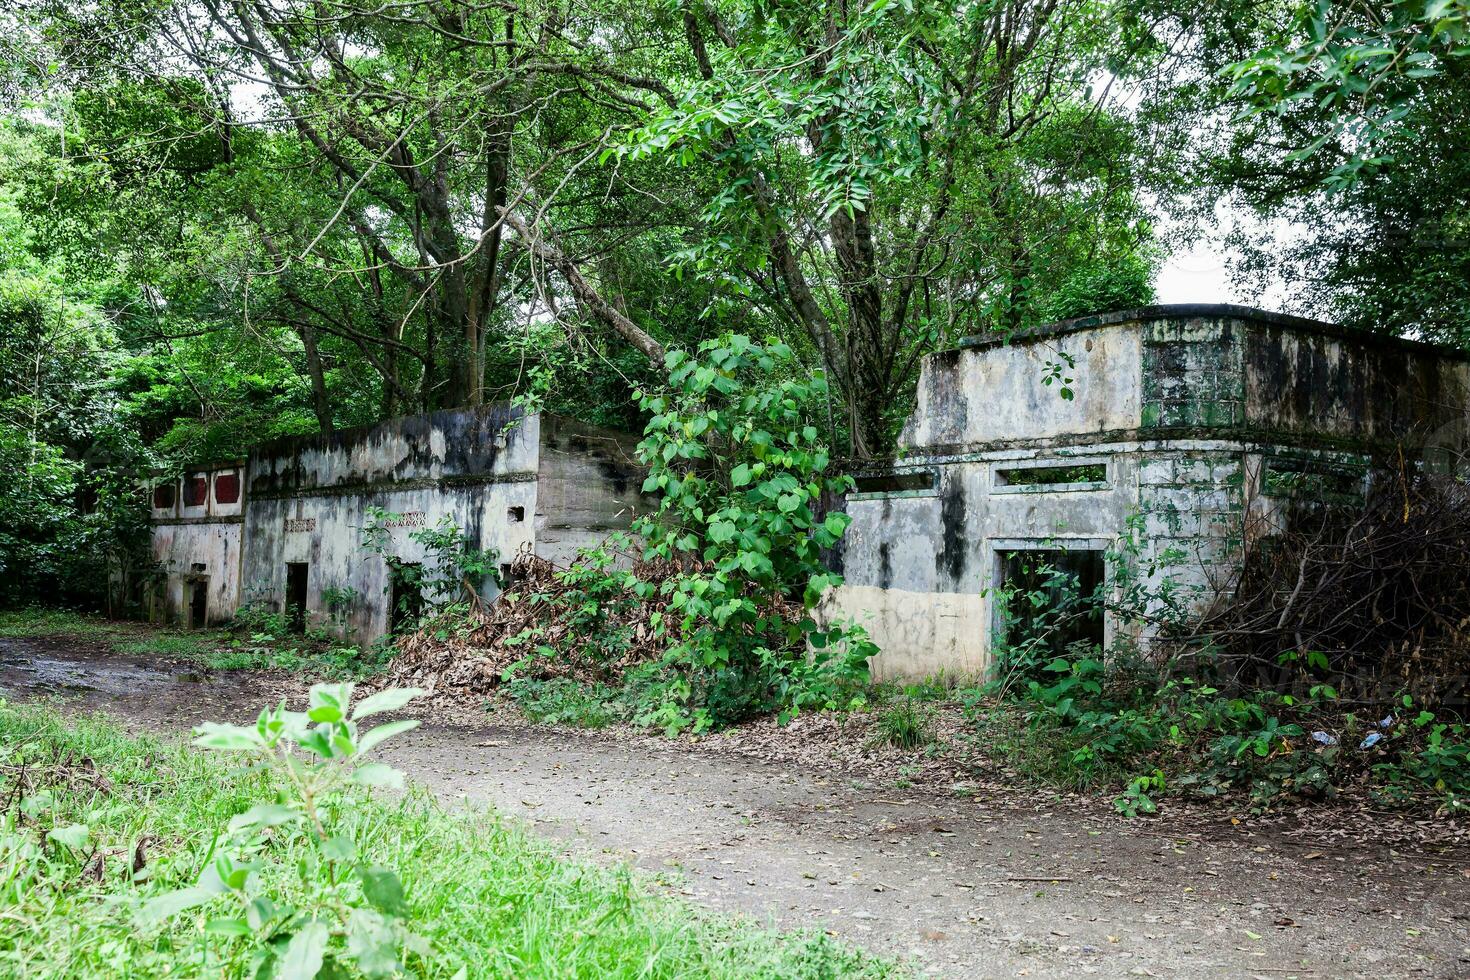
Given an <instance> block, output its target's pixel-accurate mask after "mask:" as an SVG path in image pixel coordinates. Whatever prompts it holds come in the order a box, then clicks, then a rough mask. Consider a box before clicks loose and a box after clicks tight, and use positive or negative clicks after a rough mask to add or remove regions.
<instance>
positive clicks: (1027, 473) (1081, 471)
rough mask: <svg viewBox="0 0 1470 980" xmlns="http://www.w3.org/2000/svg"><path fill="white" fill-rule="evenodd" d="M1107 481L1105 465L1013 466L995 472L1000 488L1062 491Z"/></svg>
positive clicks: (1106, 467) (1106, 465) (996, 482)
mask: <svg viewBox="0 0 1470 980" xmlns="http://www.w3.org/2000/svg"><path fill="white" fill-rule="evenodd" d="M1107 481H1108V464H1106V463H1063V464H1057V465H1047V466H1013V467H1007V468H1004V469H997V470H996V471H995V484H996V486H1000V487H1040V488H1043V489H1052V490H1064V489H1067V488H1068V487H1084V486H1091V485H1093V484H1098V483H1106V482H1107Z"/></svg>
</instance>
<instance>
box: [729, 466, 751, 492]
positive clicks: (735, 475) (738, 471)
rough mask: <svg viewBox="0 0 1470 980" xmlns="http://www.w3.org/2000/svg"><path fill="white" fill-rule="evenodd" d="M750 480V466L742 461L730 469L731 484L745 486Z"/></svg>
mask: <svg viewBox="0 0 1470 980" xmlns="http://www.w3.org/2000/svg"><path fill="white" fill-rule="evenodd" d="M749 482H750V466H749V465H747V464H745V463H741V464H740V465H739V466H737V467H735V468H734V469H733V470H731V471H730V486H732V487H743V486H745V485H746V484H747V483H749Z"/></svg>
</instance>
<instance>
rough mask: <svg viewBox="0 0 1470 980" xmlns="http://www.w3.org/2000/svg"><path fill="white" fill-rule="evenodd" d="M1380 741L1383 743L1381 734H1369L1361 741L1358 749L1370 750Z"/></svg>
mask: <svg viewBox="0 0 1470 980" xmlns="http://www.w3.org/2000/svg"><path fill="white" fill-rule="evenodd" d="M1381 741H1383V733H1382V732H1370V733H1369V735H1368V737H1367V738H1365V739H1363V742H1362V744H1361V745H1359V746H1358V748H1360V749H1371V748H1372V747H1373V746H1375V745H1377V744H1378V743H1379V742H1381Z"/></svg>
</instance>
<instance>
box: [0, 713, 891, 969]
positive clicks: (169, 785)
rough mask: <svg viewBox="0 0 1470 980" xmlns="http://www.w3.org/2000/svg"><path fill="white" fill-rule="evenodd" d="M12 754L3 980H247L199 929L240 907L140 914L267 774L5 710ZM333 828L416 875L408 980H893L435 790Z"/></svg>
mask: <svg viewBox="0 0 1470 980" xmlns="http://www.w3.org/2000/svg"><path fill="white" fill-rule="evenodd" d="M0 745H3V755H0V799H4V800H7V801H8V804H7V805H8V807H9V808H8V809H7V810H6V811H5V812H4V814H3V815H0V869H4V874H5V878H6V881H5V887H4V888H3V889H0V918H3V919H5V920H6V923H7V924H6V927H5V928H4V929H0V973H3V974H5V975H8V976H26V977H74V976H121V975H129V976H165V975H166V976H171V977H174V976H211V977H213V976H245V975H253V966H252V964H253V963H255V962H256V961H257V959H258V958H259V957H260V956H261V955H262V948H261V947H262V946H263V945H264V942H263V940H262V939H260V938H258V937H257V936H255V935H230V936H224V935H211V936H207V937H206V936H205V934H203V933H201V931H200V928H199V923H200V921H201V919H202V918H203V917H204V916H206V915H215V914H229V909H228V907H227V906H228V904H229V902H230V900H231V897H232V896H231V895H229V894H225V895H220V896H217V897H216V898H215V899H213V905H207V906H204V907H201V908H199V909H195V910H193V911H190V912H187V913H184V914H182V915H176V916H174V917H172V918H170V919H166V920H164V921H162V922H161V923H157V924H153V925H147V926H144V925H140V924H139V922H138V919H137V914H138V910H139V909H140V908H141V907H142V905H143V903H144V902H145V901H147V900H148V899H149V898H155V897H157V896H159V895H162V894H165V893H168V892H170V891H172V890H174V889H178V888H186V887H191V886H193V885H195V884H196V882H199V881H200V880H201V871H202V870H203V869H205V868H206V867H207V866H209V865H210V859H211V849H212V847H213V846H214V844H215V840H216V836H217V834H218V833H220V832H221V831H222V829H223V828H224V826H225V824H226V823H227V822H228V821H229V820H230V819H231V818H232V817H235V816H237V815H238V814H240V813H242V812H243V811H245V810H247V809H248V808H250V807H251V806H253V805H255V804H257V803H258V802H259V801H261V800H262V799H266V800H268V799H271V798H272V796H273V794H274V793H275V791H276V787H275V786H274V785H273V783H272V780H271V776H270V775H269V773H267V772H264V771H262V770H260V769H259V768H254V767H252V768H250V769H248V770H243V769H242V770H235V771H231V768H230V767H231V760H230V758H229V757H221V756H218V755H215V754H209V753H201V752H199V751H197V750H193V749H189V748H186V747H184V746H182V745H178V744H174V743H171V742H165V741H160V740H157V739H153V738H133V737H129V736H126V735H124V734H123V733H121V732H120V731H119V730H118V729H117V728H116V727H115V726H114V725H113V724H112V723H110V722H108V721H107V720H105V719H103V718H99V717H81V718H72V717H67V718H63V717H62V716H60V715H58V714H57V713H55V712H54V711H53V710H51V709H47V708H42V707H14V706H10V705H6V704H4V703H3V702H0ZM335 820H336V821H337V823H336V831H337V832H338V833H340V834H341V835H343V836H344V837H345V838H347V839H349V840H350V841H351V842H352V843H353V844H354V845H355V846H356V847H357V848H358V849H359V850H360V851H361V853H362V854H363V856H364V858H366V859H369V860H371V861H373V862H376V863H379V864H381V865H384V866H387V867H392V868H396V869H397V870H398V872H399V874H400V876H401V878H402V880H403V885H404V889H405V897H404V903H405V905H404V908H405V912H404V917H405V920H406V921H407V922H408V923H410V924H411V927H412V929H413V930H414V931H415V932H416V933H417V934H418V935H420V936H422V937H423V938H425V939H427V941H428V949H427V952H425V953H423V954H421V955H414V956H411V957H410V958H408V959H405V960H404V963H405V966H408V967H409V975H419V976H432V977H438V976H443V977H453V976H456V975H458V976H466V975H468V976H474V977H482V976H484V977H528V976H530V977H551V976H555V977H624V976H626V977H633V976H637V977H693V976H698V977H767V976H782V977H809V978H821V977H848V976H853V977H866V976H885V975H893V974H894V973H895V972H896V968H895V967H893V966H891V965H889V964H885V963H883V962H880V961H876V960H873V959H871V958H869V957H866V956H864V955H861V954H858V953H855V952H853V951H851V950H849V949H846V948H844V947H842V946H840V945H839V944H837V943H835V942H833V941H832V940H830V939H828V938H827V937H825V936H824V935H821V934H819V933H818V934H810V935H808V934H787V935H781V934H776V933H772V932H769V931H765V930H761V929H757V928H754V927H752V926H750V925H748V924H745V923H741V922H736V921H732V920H729V919H724V918H720V917H716V916H713V915H710V914H708V913H705V912H703V911H700V910H696V909H693V908H691V907H688V906H686V905H683V904H682V903H679V902H676V901H673V900H668V899H662V898H658V897H656V896H653V895H651V894H649V893H648V892H647V891H646V890H645V888H644V887H643V886H642V885H641V884H640V883H639V882H638V881H637V880H635V879H634V878H633V877H631V875H630V874H629V873H628V872H627V871H626V870H615V871H609V870H603V869H599V868H596V867H593V866H590V865H588V864H584V863H579V862H574V861H567V860H564V859H560V858H558V857H556V856H555V855H554V854H553V853H552V852H551V850H550V848H549V847H548V846H547V845H545V844H544V843H542V842H540V841H538V840H536V839H534V838H532V837H530V836H528V835H527V834H525V833H524V832H522V831H520V830H518V829H516V828H514V827H512V826H510V825H509V824H507V823H506V822H505V821H503V820H502V819H501V818H499V817H497V816H496V815H495V814H493V813H485V812H478V811H476V812H463V811H455V812H450V811H448V810H445V809H444V808H442V807H440V806H439V805H438V804H437V803H435V802H434V801H433V800H432V799H430V798H429V797H428V796H427V795H426V794H424V793H422V792H416V791H410V792H409V793H407V794H404V795H400V796H396V797H381V796H378V797H368V798H358V799H357V800H355V801H354V803H353V805H351V806H348V807H343V808H342V809H341V811H340V812H338V813H336V814H335ZM53 831H55V833H52V832H53ZM264 848H265V852H268V853H264V852H263V853H262V855H261V856H262V859H263V860H262V862H261V863H262V867H263V868H264V870H263V871H262V872H261V877H262V878H263V879H264V880H262V881H260V882H259V883H258V885H257V886H256V887H258V889H259V891H260V893H261V894H262V895H265V894H269V895H270V896H271V897H272V898H273V900H274V901H275V902H276V903H277V905H281V904H282V903H295V904H296V906H297V907H299V908H303V909H305V908H308V907H310V888H309V884H310V883H309V882H308V881H306V879H308V877H309V875H310V874H311V873H312V872H311V870H310V869H309V868H308V866H309V865H311V863H312V854H311V852H310V848H309V847H308V846H307V844H306V842H304V841H303V839H302V838H301V837H299V836H297V837H293V836H291V835H279V836H274V837H272V836H267V838H266V843H265V844H264ZM214 906H219V908H215V907H214ZM234 914H239V909H238V906H237V907H236V910H235V913H234ZM340 941H341V939H340V937H337V938H334V939H333V942H340ZM462 971H467V972H462Z"/></svg>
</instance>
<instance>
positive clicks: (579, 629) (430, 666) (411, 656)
mask: <svg viewBox="0 0 1470 980" xmlns="http://www.w3.org/2000/svg"><path fill="white" fill-rule="evenodd" d="M630 570H631V571H632V573H633V575H634V577H635V578H636V579H637V580H638V581H640V582H646V583H649V584H652V585H653V586H655V587H656V588H655V589H654V590H652V594H651V595H649V596H648V598H646V599H640V598H639V597H638V596H636V595H635V594H634V593H633V591H632V589H631V583H626V582H624V581H623V580H622V579H620V578H619V577H617V576H615V575H612V574H610V573H604V572H602V571H600V570H597V569H592V568H590V567H588V566H587V565H585V564H579V563H574V564H573V565H572V566H571V567H563V566H558V565H556V564H554V563H553V562H550V561H548V560H547V559H545V558H541V557H538V556H536V555H534V554H531V553H530V552H528V551H523V552H521V553H520V554H518V555H517V556H516V558H515V561H513V562H512V563H511V566H510V573H509V577H508V583H509V584H508V585H507V587H506V589H505V591H503V592H501V593H500V595H499V596H498V597H496V598H495V600H494V601H492V602H488V603H481V604H477V605H475V606H473V607H472V608H470V609H468V610H465V609H463V608H455V609H451V610H449V611H447V612H444V613H441V614H440V615H438V616H437V617H434V618H432V619H430V620H427V621H425V622H424V624H423V625H422V626H420V627H419V629H418V630H416V631H415V632H413V633H410V634H408V635H407V636H404V637H403V638H402V639H400V640H399V641H398V644H397V646H398V655H397V656H396V657H394V659H393V662H392V663H391V664H390V665H389V668H388V677H387V681H388V683H389V684H391V685H409V686H413V687H421V688H424V689H426V690H429V691H435V690H444V689H459V690H464V691H470V692H477V693H478V692H484V691H488V690H490V689H491V688H493V687H495V686H496V685H498V684H500V682H501V681H502V679H503V678H504V675H505V672H506V670H508V669H509V668H510V667H511V666H513V665H515V664H517V663H519V662H521V661H523V660H527V659H528V658H530V660H529V662H528V664H527V667H526V669H524V670H523V671H520V672H518V675H519V676H525V677H541V678H547V677H572V678H575V679H577V680H579V681H588V682H594V681H601V682H606V681H608V680H610V679H613V678H615V677H617V676H619V675H621V674H622V672H623V671H625V670H627V669H628V668H629V667H632V666H634V665H637V664H641V663H646V662H648V661H650V660H657V659H658V658H659V657H660V655H661V654H662V652H663V645H662V640H661V639H660V637H659V636H658V631H657V629H656V628H655V627H654V625H653V620H654V614H655V613H662V612H663V611H664V610H665V608H666V606H667V599H666V598H665V597H664V595H663V594H662V591H661V590H660V589H658V588H657V587H658V586H661V585H662V584H663V583H664V582H665V581H667V580H668V579H669V578H672V577H673V576H675V575H677V574H679V573H680V572H681V568H680V567H679V566H677V565H674V564H673V563H670V562H645V561H634V562H633V563H632V567H631V569H630ZM578 573H583V574H578ZM591 576H600V578H599V581H598V585H597V587H596V589H595V591H594V590H589V588H588V581H587V580H588V578H589V577H591ZM538 649H543V650H544V649H549V650H554V651H556V654H555V656H541V655H539V654H538V653H537V651H538Z"/></svg>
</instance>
